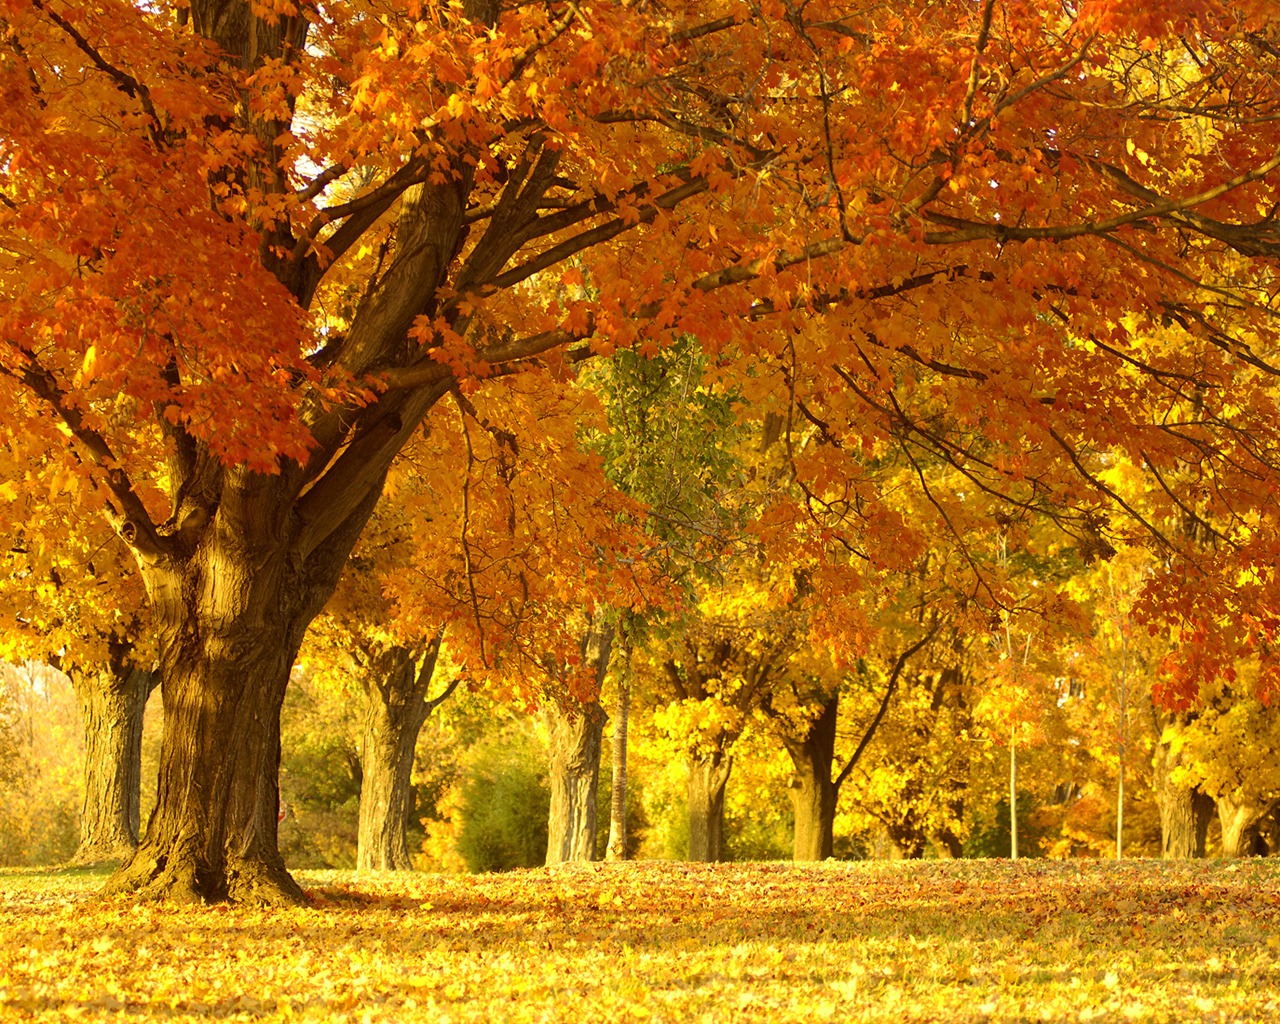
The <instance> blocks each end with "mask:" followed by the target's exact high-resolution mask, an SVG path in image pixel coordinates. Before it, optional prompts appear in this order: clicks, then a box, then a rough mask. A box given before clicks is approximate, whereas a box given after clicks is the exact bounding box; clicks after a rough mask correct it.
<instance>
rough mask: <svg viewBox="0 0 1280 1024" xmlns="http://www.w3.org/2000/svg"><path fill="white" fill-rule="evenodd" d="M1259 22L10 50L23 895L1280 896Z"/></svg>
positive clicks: (559, 26) (86, 22) (273, 37)
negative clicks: (357, 878)
mask: <svg viewBox="0 0 1280 1024" xmlns="http://www.w3.org/2000/svg"><path fill="white" fill-rule="evenodd" d="M1270 7H1271V5H1270V4H1268V3H1265V2H1262V0H1237V2H1232V3H1214V2H1210V0H1183V2H1179V3H1174V4H1169V3H1162V4H1155V3H1151V4H1144V3H1136V4H1132V3H1126V4H1117V3H1114V2H1110V0H1088V2H1084V3H1081V4H1068V5H1063V4H1060V3H1038V2H1023V0H1008V2H1002V0H984V2H982V3H969V2H961V0H955V2H946V3H941V4H936V5H935V4H931V3H926V2H920V3H904V4H900V5H894V4H890V5H884V4H862V3H859V2H856V0H855V2H850V3H847V4H845V3H838V2H831V3H825V2H823V3H816V2H815V3H808V4H801V5H796V4H791V3H788V2H772V0H771V2H768V3H760V4H757V3H740V2H726V3H723V4H717V5H714V9H709V8H707V7H705V5H687V6H684V5H674V6H673V7H672V8H671V9H670V10H667V9H666V8H659V7H656V6H653V5H649V4H645V3H639V4H632V3H609V2H604V0H602V2H600V3H598V4H589V5H585V6H584V5H579V4H576V3H565V4H559V3H545V4H516V5H503V4H498V3H490V2H487V0H463V2H450V3H422V2H416V0H406V2H403V3H381V2H378V3H355V4H350V5H341V6H333V7H330V6H326V5H318V4H313V3H305V2H292V0H273V2H270V3H266V2H253V3H244V2H235V0H232V2H221V0H219V2H213V0H208V2H206V0H190V2H189V3H173V4H158V5H145V6H142V7H140V6H138V5H136V4H132V3H127V2H123V0H102V2H100V3H97V4H94V5H90V6H88V7H85V8H83V9H82V8H79V7H74V6H72V5H66V4H62V3H56V2H45V0H30V2H21V0H8V2H6V3H5V5H4V7H3V8H2V9H0V10H2V11H3V20H2V21H0V31H2V32H3V39H4V50H3V57H2V59H0V90H3V97H4V100H5V102H4V103H3V104H2V105H0V147H2V148H0V158H2V159H0V168H2V175H3V176H2V177H0V232H2V235H0V275H3V276H2V277H0V283H2V287H3V296H4V299H5V303H4V306H3V307H2V308H0V328H2V330H0V399H2V400H3V403H4V406H5V408H6V409H7V410H8V411H9V415H7V416H6V419H5V424H4V434H3V437H2V438H0V497H2V498H3V500H4V501H5V502H6V507H7V515H6V518H5V520H4V529H5V538H4V540H5V544H4V552H5V558H6V566H5V572H4V573H3V574H0V611H2V612H3V616H4V618H3V627H4V632H3V642H4V644H5V648H6V649H5V653H6V655H8V656H9V658H10V660H11V661H12V662H13V663H14V664H18V663H22V664H25V665H26V666H27V668H25V669H21V670H19V669H10V670H6V674H5V676H4V679H5V684H4V691H3V699H4V706H3V708H2V709H0V723H2V727H0V742H3V743H4V744H5V746H6V750H7V753H8V754H9V755H10V756H8V757H6V758H5V759H4V761H3V763H4V765H5V768H4V771H5V779H4V786H5V788H4V790H3V792H4V793H5V794H6V796H5V806H4V813H5V814H6V815H7V818H8V822H7V824H8V827H7V828H6V831H5V835H6V837H7V838H6V840H5V842H6V843H12V844H13V846H14V848H13V850H12V851H11V852H6V853H5V856H7V857H12V858H14V859H31V858H37V859H39V858H49V857H60V856H64V855H67V854H68V852H69V853H70V855H71V856H73V857H75V858H76V859H82V860H88V859H95V858H99V857H112V858H120V859H123V861H124V863H123V865H122V867H121V869H120V871H119V873H118V874H117V875H115V876H113V878H112V880H111V881H110V882H109V888H110V889H111V890H112V891H117V892H125V891H129V892H140V893H143V894H145V895H150V896H156V897H159V898H174V899H178V900H185V899H196V898H198V899H205V900H220V899H224V898H228V899H231V900H233V901H244V902H249V903H269V904H289V903H298V902H302V901H303V900H304V899H305V896H304V893H303V892H302V890H301V888H300V887H299V886H298V884H297V883H296V882H295V881H294V880H293V879H292V877H291V876H290V875H289V872H288V870H287V865H286V857H282V855H281V853H282V851H283V852H285V853H288V854H291V855H293V856H296V857H297V858H298V859H299V861H300V862H301V861H303V860H305V861H308V862H315V863H338V862H345V861H346V860H349V859H350V857H351V852H352V840H351V831H352V826H351V822H352V821H353V820H354V821H355V822H356V825H355V832H356V838H355V843H354V846H355V861H356V863H357V865H359V866H360V867H365V868H403V867H408V866H411V865H413V864H414V862H415V861H416V862H417V863H418V865H420V866H439V867H457V866H458V864H459V863H460V861H461V862H465V863H468V864H469V865H470V866H472V867H483V866H493V867H497V866H511V865H512V864H516V863H529V862H533V861H537V860H540V859H544V858H545V859H547V860H575V859H589V858H591V857H592V856H594V855H595V854H596V853H597V852H598V851H599V847H600V846H601V845H603V846H604V848H605V850H606V851H612V852H613V853H614V855H615V856H623V855H627V854H628V853H631V854H646V855H668V856H669V855H682V856H688V857H690V858H691V859H697V860H709V861H714V860H719V859H722V858H723V857H725V856H730V855H734V856H744V857H750V856H756V857H759V856H766V855H772V856H776V855H779V854H782V853H785V852H786V851H787V850H788V849H790V852H791V854H792V855H793V856H794V857H796V858H797V859H810V860H816V859H824V858H825V857H827V856H831V855H834V854H835V853H836V852H837V850H839V852H840V853H842V854H843V855H849V856H852V855H866V854H880V855H890V854H893V855H899V856H904V857H911V858H914V857H920V856H923V855H925V854H926V853H927V852H929V851H933V852H935V853H939V854H942V853H945V854H947V855H950V856H959V855H962V854H964V853H965V852H966V851H968V852H987V853H996V852H1001V853H1002V852H1003V851H1004V847H1005V845H1006V843H1005V839H1004V835H1003V830H1007V831H1008V841H1007V847H1008V850H1009V853H1010V854H1017V853H1019V852H1021V853H1031V852H1044V853H1056V854H1060V855H1068V854H1085V853H1090V854H1094V855H1102V854H1104V853H1106V852H1108V851H1110V852H1114V853H1115V854H1117V855H1119V854H1120V853H1122V852H1123V849H1124V848H1125V844H1127V848H1128V849H1129V851H1130V852H1149V853H1156V852H1160V853H1162V854H1163V855H1165V856H1168V857H1192V856H1200V855H1203V854H1205V853H1206V852H1207V851H1216V852H1220V853H1222V854H1225V855H1236V854H1240V853H1243V852H1263V851H1265V850H1269V849H1271V848H1272V847H1274V846H1275V839H1276V836H1275V834H1274V833H1275V810H1276V803H1277V799H1278V794H1277V786H1276V778H1275V773H1276V764H1275V755H1274V752H1275V750H1276V748H1277V744H1276V743H1275V742H1274V733H1275V725H1276V720H1275V715H1274V713H1273V712H1272V710H1271V705H1272V702H1273V701H1274V697H1275V693H1276V686H1277V684H1276V680H1277V678H1280V676H1278V675H1277V670H1278V668H1280V666H1278V665H1277V660H1276V657H1275V644H1276V635H1275V634H1276V631H1277V629H1278V628H1280V616H1278V615H1277V608H1280V599H1278V598H1277V595H1276V589H1275V588H1276V565H1277V559H1278V555H1277V548H1276V538H1277V537H1280V529H1277V523H1276V521H1275V520H1276V518H1277V509H1278V508H1280V503H1278V502H1277V496H1278V495H1277V484H1278V483H1280V477H1278V476H1277V470H1278V468H1280V467H1278V466H1277V458H1280V456H1278V455H1277V453H1278V452H1280V417H1278V416H1277V409H1276V406H1277V402H1276V399H1277V391H1276V386H1275V380H1276V378H1277V376H1280V371H1278V370H1277V369H1276V366H1275V360H1274V359H1273V358H1272V356H1271V353H1272V352H1273V351H1274V350H1275V349H1276V341H1277V330H1276V320H1277V309H1276V303H1277V295H1278V294H1280V288H1278V287H1277V282H1276V279H1275V269H1276V260H1277V257H1278V256H1280V240H1278V239H1280V236H1278V234H1277V231H1278V229H1277V212H1278V210H1280V206H1278V205H1277V204H1276V202H1275V199H1274V192H1275V189H1274V185H1275V178H1276V174H1277V171H1278V169H1280V139H1278V137H1277V133H1276V126H1277V124H1280V96H1278V94H1277V90H1278V89H1280V85H1278V84H1277V82H1278V81H1280V76H1277V75H1276V74H1275V69H1276V61H1277V58H1278V55H1280V42H1278V41H1277V40H1276V38H1275V36H1274V33H1275V25H1274V22H1273V20H1272V19H1271V18H1270V17H1269V15H1270V13H1271V12H1270ZM940 14H945V15H946V16H945V17H940V16H939V15H940ZM42 665H43V666H45V667H41V666H42ZM55 665H56V666H58V667H59V668H60V669H63V670H65V672H66V675H65V677H63V676H59V675H55V674H53V671H52V666H55ZM68 687H70V689H68ZM157 687H158V690H159V693H160V696H161V699H162V701H163V705H164V709H165V714H164V716H163V720H162V721H161V723H160V724H159V726H156V725H154V724H153V726H152V735H154V731H155V729H156V728H159V729H160V730H161V740H160V743H159V750H158V752H156V753H154V755H152V754H148V755H147V757H148V758H150V757H152V756H154V758H155V763H156V778H157V782H156V785H155V786H154V792H155V795H156V801H155V804H154V807H152V808H150V810H149V813H148V814H146V815H145V816H144V814H143V810H144V808H143V799H144V797H143V796H142V795H141V794H142V792H143V787H142V785H141V781H140V780H141V778H142V773H143V770H142V765H143V763H144V751H146V750H154V749H155V741H154V739H152V740H151V741H150V745H148V741H147V739H146V734H147V730H146V723H145V714H144V707H145V706H146V704H147V698H148V697H149V696H150V695H151V692H152V691H153V690H155V689H156V688H157ZM72 694H74V701H73V698H72ZM73 703H74V704H75V706H76V707H77V708H78V711H79V714H80V717H81V720H82V728H81V729H77V728H75V727H73V725H72V721H73V719H74V716H72V715H71V714H70V713H69V709H70V708H71V706H72V704H73ZM633 714H634V718H635V723H636V728H635V729H634V730H631V729H630V728H629V726H630V722H631V719H632V717H633ZM610 720H611V721H612V722H613V727H612V732H611V733H610V734H609V738H610V741H611V750H612V749H615V748H616V754H614V756H613V758H612V760H613V761H614V763H615V764H616V766H617V767H616V769H615V771H614V773H613V779H612V780H611V782H612V783H615V784H616V785H613V786H611V787H608V788H611V789H613V790H614V792H613V793H612V794H611V796H612V797H613V799H611V800H610V801H609V805H610V806H609V819H610V826H611V827H610V832H609V834H608V835H605V836H603V837H600V836H598V835H597V833H599V832H603V831H604V830H603V818H604V815H603V814H602V813H601V808H600V803H601V794H602V792H604V790H602V789H601V788H600V787H598V785H597V782H596V779H597V771H596V766H597V765H598V763H599V761H600V758H601V754H602V751H603V749H604V739H605V735H606V733H605V728H606V722H607V721H610ZM424 726H425V733H424V732H423V730H424ZM76 735H83V737H84V739H83V750H84V752H83V757H82V759H80V760H78V755H77V754H76V749H77V746H76V744H77V740H76V739H75V738H74V737H75V736H76ZM628 737H630V739H631V742H630V753H629V754H626V756H625V757H624V754H625V753H626V751H627V750H628V742H627V739H628ZM544 761H545V763H546V770H545V779H546V790H545V791H544V790H543V789H542V788H541V784H540V782H539V778H540V777H541V776H542V775H543V774H544V773H543V771H542V768H541V767H540V766H541V765H542V764H543V762H544ZM624 764H625V765H627V766H628V770H627V771H625V772H624V770H623V765H624ZM77 778H83V780H84V781H83V783H77V782H75V781H74V780H75V779H77ZM624 778H630V779H631V781H632V784H631V785H629V786H628V787H626V789H625V790H624V789H623V787H622V785H621V783H622V781H623V779H624ZM282 783H283V785H282ZM77 785H82V786H83V792H82V794H81V793H78V792H77V790H76V788H75V787H76V786H77ZM503 787H507V788H506V789H505V790H504V788H503ZM513 787H514V788H513ZM146 790H147V792H151V791H152V787H151V786H150V784H149V782H148V785H147V787H146ZM357 792H358V794H359V805H358V809H357V808H356V806H355V804H354V803H353V801H354V800H355V797H356V794H357ZM544 792H545V795H544ZM628 794H629V796H628ZM628 799H629V800H630V804H629V803H628ZM1002 802H1003V804H1004V812H1003V814H1004V818H1003V820H1004V826H1003V829H1002V826H1001V804H1002ZM77 804H78V805H79V811H78V812H77V811H76V810H75V808H76V805H77ZM544 804H545V806H546V812H545V815H544V814H543V810H542V808H543V806H544ZM628 808H630V810H631V814H630V820H631V825H632V827H631V829H630V835H628V830H627V828H626V824H625V821H626V817H627V814H626V812H627V810H628ZM788 808H789V810H788ZM535 811H536V812H537V813H534V812H535ZM281 812H283V814H284V818H283V819H282V820H281V819H279V814H280V813H281ZM544 817H545V819H546V822H547V835H546V846H545V850H544V848H543V847H542V845H541V841H540V839H538V838H537V837H538V836H539V835H540V833H541V827H540V826H538V827H535V826H534V824H533V822H534V819H538V820H541V819H542V818H544ZM837 819H839V824H838V825H837ZM1215 821H1216V822H1217V823H1218V824H1217V825H1216V827H1215V826H1214V822H1215ZM144 823H145V829H144V828H143V824H144ZM73 831H77V832H78V840H77V842H76V844H75V848H74V849H69V848H70V847H71V836H72V833H73ZM837 836H838V839H839V842H838V844H837ZM1126 837H1127V838H1126ZM1020 842H1021V848H1020V847H1019V843H1020ZM629 843H630V845H629Z"/></svg>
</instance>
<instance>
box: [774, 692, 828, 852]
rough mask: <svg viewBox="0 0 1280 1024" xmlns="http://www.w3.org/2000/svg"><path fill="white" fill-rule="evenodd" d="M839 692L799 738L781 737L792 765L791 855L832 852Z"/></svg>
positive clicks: (824, 706)
mask: <svg viewBox="0 0 1280 1024" xmlns="http://www.w3.org/2000/svg"><path fill="white" fill-rule="evenodd" d="M839 708H840V694H839V691H837V692H835V693H833V694H832V695H831V697H830V699H829V700H828V701H827V703H826V704H825V705H823V708H822V713H821V714H820V715H819V716H818V717H817V718H816V719H814V721H813V722H812V723H811V724H810V726H809V731H808V732H807V733H805V735H804V738H803V739H794V738H791V737H784V738H783V743H784V744H785V745H786V748H787V753H788V754H790V755H791V763H792V765H793V766H794V767H795V775H794V777H793V778H792V781H791V801H792V803H793V804H794V805H795V819H796V820H795V832H794V835H793V837H792V859H793V860H796V861H811V860H826V859H827V858H828V857H830V856H831V855H832V850H833V837H834V829H835V820H836V797H837V793H838V791H837V789H836V784H835V782H834V781H833V779H832V778H831V765H832V763H833V762H834V760H835V750H836V718H837V717H838V714H839Z"/></svg>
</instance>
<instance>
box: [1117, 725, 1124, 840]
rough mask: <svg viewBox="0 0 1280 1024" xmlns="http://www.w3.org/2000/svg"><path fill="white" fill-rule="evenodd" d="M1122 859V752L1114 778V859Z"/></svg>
mask: <svg viewBox="0 0 1280 1024" xmlns="http://www.w3.org/2000/svg"><path fill="white" fill-rule="evenodd" d="M1123 859H1124V753H1123V750H1122V752H1121V755H1120V775H1119V778H1118V779H1117V780H1116V860H1123Z"/></svg>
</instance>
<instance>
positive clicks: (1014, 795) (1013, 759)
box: [1009, 730, 1018, 860]
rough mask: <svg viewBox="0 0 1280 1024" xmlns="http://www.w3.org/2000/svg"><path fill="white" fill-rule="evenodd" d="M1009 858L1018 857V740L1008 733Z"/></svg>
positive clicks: (1014, 858) (1011, 732) (1011, 733)
mask: <svg viewBox="0 0 1280 1024" xmlns="http://www.w3.org/2000/svg"><path fill="white" fill-rule="evenodd" d="M1009 859H1010V860H1017V859H1018V740H1017V736H1016V735H1015V733H1014V732H1013V731H1012V730H1011V731H1010V733H1009Z"/></svg>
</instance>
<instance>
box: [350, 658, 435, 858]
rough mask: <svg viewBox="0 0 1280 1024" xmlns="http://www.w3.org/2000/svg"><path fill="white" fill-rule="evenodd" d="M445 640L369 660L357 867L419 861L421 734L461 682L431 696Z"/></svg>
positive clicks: (366, 683) (361, 748)
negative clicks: (415, 819) (412, 845)
mask: <svg viewBox="0 0 1280 1024" xmlns="http://www.w3.org/2000/svg"><path fill="white" fill-rule="evenodd" d="M440 643H441V636H439V635H437V636H436V637H435V638H434V639H433V640H431V641H430V642H428V643H427V644H425V645H423V647H421V648H419V649H417V650H414V649H412V648H408V647H400V646H395V647H389V648H385V649H382V650H380V651H378V652H376V653H375V654H373V656H372V657H371V658H370V659H369V661H368V664H367V666H366V671H365V675H364V679H363V685H364V691H365V698H366V700H365V713H364V730H363V737H362V742H361V747H360V751H361V756H360V768H361V783H360V829H359V834H358V838H357V845H356V868H357V870H360V871H408V870H411V869H412V867H413V863H412V861H411V860H410V858H409V844H408V840H407V839H406V835H405V833H406V829H407V827H408V824H409V817H410V815H411V814H412V813H413V811H414V794H413V787H412V786H411V785H410V782H411V777H412V774H413V755H414V751H415V750H416V749H417V746H418V734H419V733H420V732H421V731H422V726H423V723H424V722H426V720H427V716H428V715H430V714H431V712H432V710H433V709H434V708H435V707H436V706H437V705H438V704H439V703H440V701H442V700H444V699H445V697H447V696H448V695H449V694H450V693H452V692H453V689H454V687H455V686H456V685H457V684H456V682H455V683H453V684H451V685H450V687H449V688H448V690H446V691H445V693H444V694H443V695H442V696H441V697H439V698H437V699H436V700H435V701H430V702H429V701H428V700H427V691H428V689H429V688H430V686H431V679H432V676H433V675H434V674H435V667H436V660H437V658H438V657H439V654H440Z"/></svg>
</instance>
